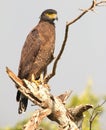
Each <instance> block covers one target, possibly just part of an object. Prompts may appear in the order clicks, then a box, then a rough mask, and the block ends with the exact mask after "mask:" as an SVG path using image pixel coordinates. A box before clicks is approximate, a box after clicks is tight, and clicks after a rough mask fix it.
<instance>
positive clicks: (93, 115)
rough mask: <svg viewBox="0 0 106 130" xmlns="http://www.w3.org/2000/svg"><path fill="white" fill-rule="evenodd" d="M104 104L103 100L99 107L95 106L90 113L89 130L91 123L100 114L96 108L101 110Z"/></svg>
mask: <svg viewBox="0 0 106 130" xmlns="http://www.w3.org/2000/svg"><path fill="white" fill-rule="evenodd" d="M105 103H106V100H104V101H103V102H102V103H101V104H100V105H98V106H96V107H95V108H94V109H93V111H92V113H91V117H90V119H89V130H92V123H93V121H94V120H95V118H96V117H97V116H98V115H99V114H100V113H101V111H98V110H97V109H98V108H101V107H102V106H103V105H104V104H105Z"/></svg>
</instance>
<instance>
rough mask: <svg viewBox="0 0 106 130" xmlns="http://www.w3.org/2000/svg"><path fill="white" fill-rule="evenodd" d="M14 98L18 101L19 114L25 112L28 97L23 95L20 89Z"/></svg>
mask: <svg viewBox="0 0 106 130" xmlns="http://www.w3.org/2000/svg"><path fill="white" fill-rule="evenodd" d="M16 100H17V101H18V102H19V108H18V113H19V114H21V113H23V112H25V111H26V108H27V104H28V98H27V97H25V96H24V95H23V94H22V93H21V92H20V91H18V92H17V96H16Z"/></svg>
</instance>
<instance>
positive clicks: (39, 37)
mask: <svg viewBox="0 0 106 130" xmlns="http://www.w3.org/2000/svg"><path fill="white" fill-rule="evenodd" d="M55 19H57V12H56V11H55V10H53V9H48V10H45V11H44V12H43V13H42V14H41V17H40V21H39V23H38V25H37V26H36V27H34V28H33V29H32V31H31V32H30V33H29V34H28V36H27V38H26V41H25V44H24V46H23V49H22V52H21V59H20V65H19V72H18V77H19V78H21V79H23V78H25V79H27V80H29V81H30V80H31V76H32V74H34V78H35V80H36V79H39V77H40V74H41V73H42V72H44V71H45V70H46V68H47V66H48V64H49V63H50V62H51V61H52V60H53V53H54V48H55V25H54V20H55ZM16 100H17V101H18V102H19V109H18V113H19V114H21V113H22V112H23V111H25V110H26V108H27V104H28V99H27V97H25V96H24V95H23V94H21V93H20V91H18V92H17V96H16Z"/></svg>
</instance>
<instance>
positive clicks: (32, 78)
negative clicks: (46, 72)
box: [31, 73, 44, 85]
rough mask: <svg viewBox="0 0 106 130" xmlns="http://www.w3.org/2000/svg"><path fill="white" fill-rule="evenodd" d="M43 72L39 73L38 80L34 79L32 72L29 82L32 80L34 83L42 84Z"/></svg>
mask: <svg viewBox="0 0 106 130" xmlns="http://www.w3.org/2000/svg"><path fill="white" fill-rule="evenodd" d="M43 79H44V76H43V73H41V74H40V78H39V79H38V80H35V76H34V74H32V75H31V82H34V83H35V84H36V85H39V84H42V83H43Z"/></svg>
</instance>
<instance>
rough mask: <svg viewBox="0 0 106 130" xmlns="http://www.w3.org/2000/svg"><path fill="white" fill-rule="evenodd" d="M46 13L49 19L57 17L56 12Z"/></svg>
mask: <svg viewBox="0 0 106 130" xmlns="http://www.w3.org/2000/svg"><path fill="white" fill-rule="evenodd" d="M46 15H47V16H48V17H49V18H50V19H55V18H56V17H57V14H50V13H46Z"/></svg>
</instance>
